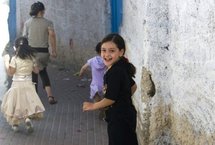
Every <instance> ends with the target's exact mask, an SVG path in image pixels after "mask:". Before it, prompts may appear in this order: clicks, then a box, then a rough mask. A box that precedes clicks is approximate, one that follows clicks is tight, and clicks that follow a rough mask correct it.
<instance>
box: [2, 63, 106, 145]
mask: <svg viewBox="0 0 215 145" xmlns="http://www.w3.org/2000/svg"><path fill="white" fill-rule="evenodd" d="M48 73H49V75H50V79H51V83H52V90H53V94H54V95H53V96H55V97H56V99H57V101H58V103H57V104H54V105H50V104H49V103H48V98H47V96H46V94H45V91H44V90H43V89H42V87H41V86H42V85H41V82H39V90H38V91H39V92H38V94H39V96H40V98H41V100H42V102H43V104H44V106H45V109H46V111H45V113H44V118H43V119H42V120H39V121H33V126H34V132H33V133H30V134H29V133H27V131H26V129H25V127H24V125H23V126H20V128H19V132H13V130H12V129H11V126H9V125H8V123H7V122H6V120H5V118H4V117H3V115H2V113H0V145H107V144H108V143H107V142H108V141H107V129H106V122H104V121H103V120H99V118H98V111H91V112H83V111H82V104H83V101H87V100H88V98H89V97H88V96H89V84H90V78H89V77H85V78H79V77H77V76H75V75H74V74H75V72H74V71H73V70H72V69H69V68H64V67H61V66H59V65H54V64H50V65H49V67H48Z"/></svg>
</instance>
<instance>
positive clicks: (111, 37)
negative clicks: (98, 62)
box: [101, 33, 136, 77]
mask: <svg viewBox="0 0 215 145" xmlns="http://www.w3.org/2000/svg"><path fill="white" fill-rule="evenodd" d="M105 42H113V43H114V44H116V46H117V48H118V49H119V50H122V49H124V53H123V55H124V54H125V51H126V48H125V41H124V39H123V38H122V36H120V35H119V34H117V33H111V34H108V35H107V36H105V37H104V38H103V40H102V41H101V45H102V44H103V43H105ZM121 60H123V61H124V62H126V63H127V66H128V67H126V68H127V72H128V74H129V75H130V76H131V77H134V75H135V73H136V68H135V66H134V65H133V64H132V63H130V62H129V61H128V59H127V58H125V57H124V56H122V58H121Z"/></svg>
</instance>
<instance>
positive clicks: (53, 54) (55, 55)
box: [51, 50, 57, 58]
mask: <svg viewBox="0 0 215 145" xmlns="http://www.w3.org/2000/svg"><path fill="white" fill-rule="evenodd" d="M51 56H52V57H53V58H56V57H57V52H56V50H52V52H51Z"/></svg>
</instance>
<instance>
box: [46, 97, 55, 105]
mask: <svg viewBox="0 0 215 145" xmlns="http://www.w3.org/2000/svg"><path fill="white" fill-rule="evenodd" d="M48 98H49V104H56V103H57V101H56V100H55V98H54V97H53V96H49V97H48Z"/></svg>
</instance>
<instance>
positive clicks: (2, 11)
mask: <svg viewBox="0 0 215 145" xmlns="http://www.w3.org/2000/svg"><path fill="white" fill-rule="evenodd" d="M9 10H10V9H9V1H8V0H1V1H0V18H1V19H0V28H1V29H0V37H1V38H0V74H1V77H0V101H1V100H2V98H3V95H4V93H5V92H6V90H7V85H8V82H7V74H6V71H5V66H4V60H3V57H2V53H3V51H4V49H5V46H6V44H7V43H8V42H9V32H8V23H7V19H8V15H9Z"/></svg>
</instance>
